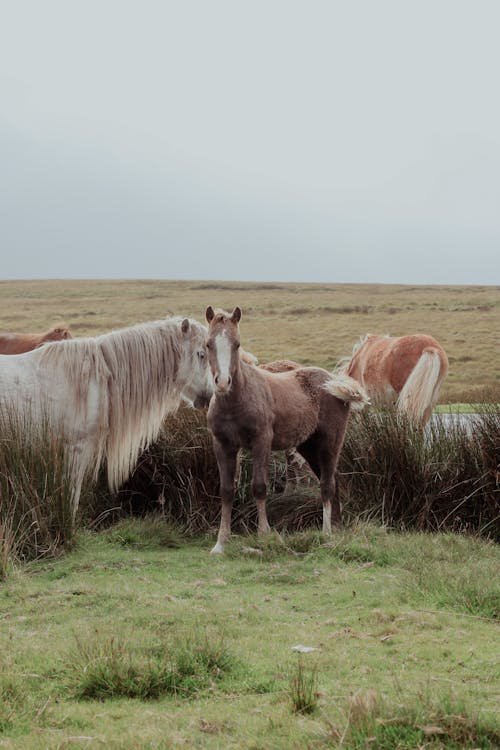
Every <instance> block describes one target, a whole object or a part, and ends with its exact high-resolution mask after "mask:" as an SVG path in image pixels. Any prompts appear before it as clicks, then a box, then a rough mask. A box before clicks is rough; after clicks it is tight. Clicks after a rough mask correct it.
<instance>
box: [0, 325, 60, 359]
mask: <svg viewBox="0 0 500 750" xmlns="http://www.w3.org/2000/svg"><path fill="white" fill-rule="evenodd" d="M71 338H72V336H71V333H70V332H69V329H68V328H66V327H65V326H59V327H57V328H51V329H50V331H47V332H46V333H0V354H24V353H25V352H30V351H32V350H33V349H36V348H37V347H39V346H41V345H42V344H46V343H48V342H49V341H63V340H64V339H71Z"/></svg>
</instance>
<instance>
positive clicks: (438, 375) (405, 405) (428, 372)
mask: <svg viewBox="0 0 500 750" xmlns="http://www.w3.org/2000/svg"><path fill="white" fill-rule="evenodd" d="M447 373H448V358H447V357H446V354H445V353H444V351H443V350H442V349H438V348H436V347H434V346H429V347H427V348H426V349H424V350H423V352H422V354H421V356H420V359H419V360H418V362H417V364H416V365H415V367H414V368H413V370H412V371H411V373H410V375H409V377H408V379H407V381H406V383H405V384H404V386H403V388H402V389H401V392H400V394H399V396H398V400H397V402H396V408H397V410H398V412H400V413H404V414H407V415H408V416H409V417H410V419H412V420H414V421H415V422H420V423H421V424H422V425H425V424H426V423H427V421H428V420H429V419H430V416H431V414H432V409H433V407H434V405H435V404H436V401H437V399H438V395H439V389H440V388H441V384H442V382H443V380H444V379H445V377H446V375H447Z"/></svg>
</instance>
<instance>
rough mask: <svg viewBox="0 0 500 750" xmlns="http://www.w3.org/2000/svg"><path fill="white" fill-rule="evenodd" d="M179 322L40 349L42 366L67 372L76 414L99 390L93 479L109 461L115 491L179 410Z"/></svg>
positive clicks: (142, 326) (156, 323) (161, 322)
mask: <svg viewBox="0 0 500 750" xmlns="http://www.w3.org/2000/svg"><path fill="white" fill-rule="evenodd" d="M181 320H182V319H181V318H170V319H169V320H159V321H153V322H149V323H142V324H139V325H136V326H133V327H132V328H124V329H122V330H118V331H112V332H111V333H106V334H103V335H101V336H97V337H95V338H83V339H68V340H66V341H62V342H54V343H51V344H47V345H46V346H44V347H43V348H42V349H40V350H39V351H40V355H39V356H40V362H41V364H43V366H44V367H46V368H47V369H54V368H58V369H59V368H60V369H61V370H62V371H63V373H64V379H65V381H66V382H67V383H68V384H70V387H72V390H73V398H74V404H73V405H72V407H73V408H74V410H75V413H76V415H80V416H81V417H84V416H85V409H86V405H87V403H88V399H89V397H92V396H93V395H94V394H93V392H92V390H91V389H93V388H94V387H97V394H96V397H97V398H98V399H99V415H100V421H99V426H98V436H97V442H96V447H95V454H96V455H95V461H96V466H95V474H97V471H98V469H99V465H100V464H101V462H102V460H103V458H104V457H105V458H106V459H107V464H108V480H109V484H110V487H111V489H116V488H117V487H118V486H119V485H120V484H121V483H122V481H124V479H125V478H126V477H127V476H128V475H129V473H130V471H131V469H132V468H133V466H134V465H135V462H136V460H137V457H138V455H139V453H140V452H141V451H142V450H143V449H144V448H145V447H146V446H147V445H148V444H149V443H150V442H151V440H153V439H154V438H155V437H156V435H157V434H158V432H159V430H160V428H161V425H162V423H163V420H164V418H165V416H166V414H167V413H169V412H172V411H174V410H175V409H176V408H177V407H178V405H179V402H180V399H181V388H180V387H179V386H178V385H177V383H176V377H177V372H178V369H179V362H180V356H181V345H182V338H181V336H180V330H181V329H180V325H179V324H180V322H181ZM82 421H84V420H82Z"/></svg>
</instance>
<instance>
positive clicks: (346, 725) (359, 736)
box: [323, 690, 500, 750]
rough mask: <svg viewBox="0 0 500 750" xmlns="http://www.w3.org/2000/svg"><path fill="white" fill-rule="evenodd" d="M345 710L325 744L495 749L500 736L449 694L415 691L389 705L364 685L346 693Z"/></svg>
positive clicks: (352, 749) (377, 749)
mask: <svg viewBox="0 0 500 750" xmlns="http://www.w3.org/2000/svg"><path fill="white" fill-rule="evenodd" d="M345 714H346V715H345V718H344V722H343V724H342V725H340V724H339V725H335V724H333V723H332V724H330V727H329V732H328V734H327V736H326V737H325V738H324V744H323V747H332V748H333V747H335V748H337V747H342V748H344V749H345V750H362V749H363V748H368V747H369V748H374V750H390V749H391V748H399V750H413V749H414V748H419V747H426V748H435V750H438V749H440V750H446V748H449V749H450V750H452V749H453V750H458V748H479V747H480V748H482V749H483V750H494V748H497V747H498V746H499V742H500V732H499V731H498V727H497V726H496V724H495V722H494V721H493V720H492V719H491V718H486V717H485V718H483V717H480V716H477V715H474V714H471V712H470V711H468V709H467V708H466V706H465V705H464V704H463V703H462V702H459V701H457V700H456V699H454V698H453V697H452V696H451V697H450V696H445V697H444V698H441V699H439V700H438V699H429V698H427V697H426V696H424V695H417V696H414V697H407V698H406V700H405V702H404V703H399V704H397V705H392V706H389V705H388V703H387V701H385V700H383V698H382V697H381V696H380V695H379V694H378V693H377V692H376V691H375V690H368V691H365V692H357V693H355V694H354V695H352V696H351V697H350V699H349V701H348V705H347V709H346V711H345Z"/></svg>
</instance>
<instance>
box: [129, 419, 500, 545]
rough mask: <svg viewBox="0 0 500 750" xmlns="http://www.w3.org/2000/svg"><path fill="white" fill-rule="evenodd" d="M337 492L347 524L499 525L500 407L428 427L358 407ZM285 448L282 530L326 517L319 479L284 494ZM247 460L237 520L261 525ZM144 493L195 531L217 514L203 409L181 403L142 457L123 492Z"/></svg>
mask: <svg viewBox="0 0 500 750" xmlns="http://www.w3.org/2000/svg"><path fill="white" fill-rule="evenodd" d="M337 478H338V492H339V495H340V499H341V501H342V504H343V507H344V518H345V520H346V522H347V523H349V522H354V521H356V520H358V519H360V520H370V519H373V520H377V521H379V522H380V523H382V524H384V525H386V526H390V527H396V528H416V529H419V530H428V531H442V530H453V531H460V532H462V531H469V532H474V533H480V534H483V535H485V536H488V537H492V538H498V537H499V534H500V523H499V521H500V410H499V409H498V407H496V406H489V407H485V408H483V410H482V412H481V413H480V414H478V415H477V416H476V417H475V418H474V424H473V427H472V429H471V426H470V424H469V425H468V424H465V423H463V422H459V421H456V422H453V423H452V424H448V425H446V426H445V425H444V424H443V423H441V422H439V421H438V422H436V423H432V424H430V425H429V426H428V427H427V429H426V430H425V431H422V430H421V429H419V428H418V427H415V426H414V425H412V424H411V422H409V421H407V420H404V419H402V418H401V417H398V416H397V415H396V414H395V413H394V412H393V411H375V410H365V411H364V412H362V413H361V414H355V415H353V416H352V418H351V421H350V424H349V427H348V431H347V436H346V440H345V443H344V446H343V449H342V452H341V456H340V461H339V467H338V475H337ZM285 480H286V463H285V460H284V456H283V455H281V454H279V453H278V454H273V457H272V459H271V463H270V488H269V499H268V514H269V518H270V521H271V523H272V524H273V525H274V526H275V527H276V528H278V529H285V528H286V529H287V530H289V531H296V530H303V529H304V528H309V527H311V526H313V527H319V526H320V525H321V504H320V502H319V487H318V484H317V483H313V484H312V486H310V487H309V486H298V487H297V490H296V492H294V494H288V495H284V494H283V489H284V486H285ZM250 481H251V462H250V461H249V459H248V457H247V456H245V455H243V456H242V460H241V464H240V472H239V483H238V492H237V496H236V499H235V505H234V511H233V529H234V530H235V531H243V532H248V531H249V530H253V529H254V528H255V520H256V511H255V508H254V504H253V502H251V499H250V498H251V492H250ZM133 496H135V497H136V499H137V497H139V498H140V499H141V501H142V504H143V506H144V508H147V509H148V510H151V509H153V508H154V507H156V508H158V509H160V510H161V511H162V512H163V513H164V514H165V515H166V516H167V517H168V519H169V520H170V521H175V522H180V523H181V524H182V525H183V526H184V527H185V528H186V529H187V530H188V531H190V532H193V533H199V532H206V531H209V530H212V529H214V528H215V527H216V526H217V524H218V520H219V511H220V503H219V477H218V471H217V465H216V462H215V458H214V455H213V450H212V446H211V440H210V436H209V434H208V432H207V429H206V424H205V417H204V415H203V414H202V413H200V412H196V411H194V410H191V409H181V410H180V411H179V412H178V413H177V414H176V415H174V416H173V417H172V418H171V419H170V420H169V421H168V423H167V424H166V427H165V431H164V433H163V434H162V436H161V438H160V439H159V440H158V442H157V443H156V444H155V445H154V446H152V448H151V449H150V450H149V451H148V452H147V453H146V454H145V455H144V456H143V458H142V460H141V463H140V465H139V467H138V468H137V470H136V472H135V475H134V477H133V478H132V479H131V481H130V482H129V484H128V486H127V488H126V490H125V491H124V493H123V498H130V497H133Z"/></svg>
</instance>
